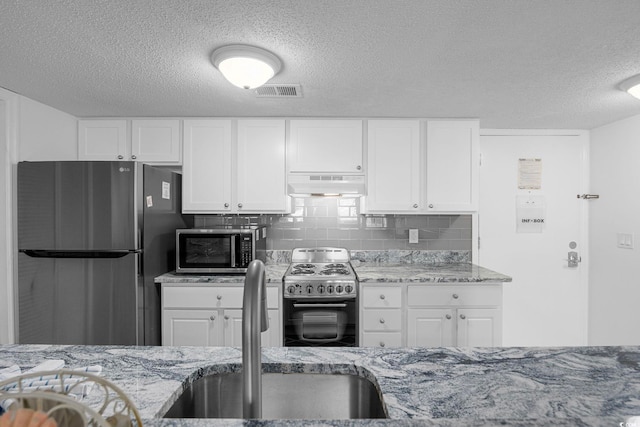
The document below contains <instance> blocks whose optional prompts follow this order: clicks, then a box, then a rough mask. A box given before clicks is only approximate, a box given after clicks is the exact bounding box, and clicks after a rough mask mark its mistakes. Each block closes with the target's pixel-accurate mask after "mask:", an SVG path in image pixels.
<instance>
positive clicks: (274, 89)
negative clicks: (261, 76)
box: [256, 84, 302, 98]
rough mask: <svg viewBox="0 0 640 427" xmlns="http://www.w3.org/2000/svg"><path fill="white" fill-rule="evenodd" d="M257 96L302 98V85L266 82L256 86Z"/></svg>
mask: <svg viewBox="0 0 640 427" xmlns="http://www.w3.org/2000/svg"><path fill="white" fill-rule="evenodd" d="M256 97H257V98H302V87H300V85H284V84H266V85H262V86H260V87H259V88H256Z"/></svg>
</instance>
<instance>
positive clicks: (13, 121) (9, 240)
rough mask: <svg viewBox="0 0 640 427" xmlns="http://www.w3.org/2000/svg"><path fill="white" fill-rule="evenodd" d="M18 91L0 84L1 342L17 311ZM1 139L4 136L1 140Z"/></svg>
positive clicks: (11, 339) (10, 339)
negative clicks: (0, 184) (0, 105)
mask: <svg viewBox="0 0 640 427" xmlns="http://www.w3.org/2000/svg"><path fill="white" fill-rule="evenodd" d="M18 97H19V95H18V94H16V93H14V92H11V91H8V90H6V89H4V88H1V87H0V101H3V102H4V104H5V108H4V117H2V118H0V120H2V122H3V124H4V126H0V132H2V133H3V134H4V135H3V137H4V145H3V146H0V150H2V153H3V155H2V156H0V174H2V176H3V179H4V188H2V190H3V191H4V195H3V196H1V197H4V203H5V206H4V209H3V211H2V212H0V227H1V228H2V233H3V234H4V235H5V236H6V239H4V242H3V244H4V248H3V249H4V252H5V254H6V256H4V257H0V266H2V267H3V269H4V274H3V275H2V276H0V296H2V298H0V300H3V301H4V302H3V303H0V325H3V326H1V327H0V344H13V343H15V333H16V330H15V326H16V322H15V315H16V310H15V307H16V304H17V298H16V297H17V293H16V283H15V271H16V268H17V267H16V262H17V258H16V256H15V253H14V248H15V247H17V246H16V242H17V241H18V236H17V230H16V227H14V226H13V223H14V219H15V207H16V206H17V205H16V197H17V196H16V191H15V187H16V167H15V166H16V163H17V159H18V142H17V141H18V102H19V99H18ZM0 141H1V140H0Z"/></svg>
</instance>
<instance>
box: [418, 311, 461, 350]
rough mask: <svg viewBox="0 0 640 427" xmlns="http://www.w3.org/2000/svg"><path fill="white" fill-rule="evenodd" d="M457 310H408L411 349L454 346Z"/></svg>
mask: <svg viewBox="0 0 640 427" xmlns="http://www.w3.org/2000/svg"><path fill="white" fill-rule="evenodd" d="M454 315H455V310H451V309H446V308H420V309H418V308H410V309H408V310H407V321H408V326H407V345H408V346H409V347H448V346H452V345H454V331H455V318H454Z"/></svg>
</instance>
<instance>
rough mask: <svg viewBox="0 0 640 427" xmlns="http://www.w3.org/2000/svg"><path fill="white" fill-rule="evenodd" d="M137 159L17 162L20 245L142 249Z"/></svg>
mask: <svg viewBox="0 0 640 427" xmlns="http://www.w3.org/2000/svg"><path fill="white" fill-rule="evenodd" d="M137 167H138V166H137V165H136V164H135V163H134V162H20V163H18V246H19V248H20V249H22V250H25V249H37V250H71V251H83V250H101V251H105V250H112V249H119V250H122V249H139V245H138V230H137V220H138V219H137V217H136V205H135V200H136V197H137V196H138V195H137V194H136V192H137V189H136V185H135V183H136V174H137Z"/></svg>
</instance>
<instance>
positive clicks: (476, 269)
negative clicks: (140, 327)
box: [155, 260, 511, 284]
mask: <svg viewBox="0 0 640 427" xmlns="http://www.w3.org/2000/svg"><path fill="white" fill-rule="evenodd" d="M352 265H353V267H354V269H355V271H356V274H357V275H358V279H359V280H360V282H361V283H388V282H403V283H423V284H430V283H468V284H482V283H485V282H492V283H495V282H510V281H511V277H509V276H505V275H504V274H501V273H497V272H495V271H492V270H489V269H486V268H483V267H480V266H478V265H475V264H470V263H464V262H462V263H441V264H404V263H372V262H359V261H357V260H355V261H352ZM287 267H289V264H265V274H266V279H267V284H274V283H277V284H279V283H282V276H284V273H285V271H286V270H287ZM155 282H156V283H186V284H188V283H202V282H205V283H207V282H208V283H226V284H232V283H244V274H236V275H223V274H217V275H213V274H209V275H206V274H176V273H175V272H171V273H166V274H163V275H162V276H159V277H156V278H155Z"/></svg>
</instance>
